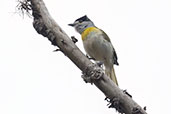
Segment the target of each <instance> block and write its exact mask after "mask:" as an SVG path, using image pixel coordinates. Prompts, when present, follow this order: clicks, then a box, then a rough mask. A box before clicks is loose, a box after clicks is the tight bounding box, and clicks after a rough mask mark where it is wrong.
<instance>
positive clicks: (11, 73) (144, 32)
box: [0, 0, 171, 114]
mask: <svg viewBox="0 0 171 114" xmlns="http://www.w3.org/2000/svg"><path fill="white" fill-rule="evenodd" d="M16 1H17V0H4V1H2V2H1V4H0V14H1V21H0V25H1V28H0V31H1V38H0V114H59V113H62V114H68V113H72V114H79V113H81V114H114V113H115V114H117V112H116V111H115V109H108V108H107V106H106V105H107V102H106V101H104V98H105V96H104V95H103V93H102V92H101V91H99V90H98V89H97V88H96V87H95V86H94V85H90V84H86V83H84V81H83V80H82V78H81V71H80V70H79V69H78V68H77V67H76V66H75V65H74V64H73V63H72V62H71V61H70V60H69V59H68V58H67V57H66V56H64V55H63V54H62V53H61V52H53V50H55V49H56V47H54V46H52V45H51V43H50V42H49V41H48V40H47V38H45V37H43V36H41V35H39V34H37V32H36V31H35V30H34V29H33V26H32V19H31V18H29V17H27V16H24V18H23V17H22V16H20V15H19V14H18V13H15V12H17V11H16V8H15V6H16V5H17V4H18V3H17V2H16ZM44 2H45V4H46V6H47V8H48V10H49V12H50V14H51V15H52V17H53V18H54V19H55V20H56V22H57V23H58V24H59V25H60V26H61V27H62V29H63V30H64V31H65V32H66V33H67V34H68V35H69V36H73V35H74V36H75V37H76V38H78V40H79V41H78V42H77V44H76V45H77V46H78V47H79V48H80V49H81V50H82V51H83V52H84V53H85V51H84V49H83V46H82V41H81V39H80V35H79V34H78V33H76V32H75V30H74V29H73V28H71V27H69V26H68V25H67V24H69V23H72V22H73V21H74V20H75V19H77V18H79V17H81V16H83V15H85V14H86V15H87V16H88V17H89V18H90V19H91V20H92V21H93V22H94V23H95V25H96V26H97V27H99V28H101V29H103V30H104V31H105V32H106V33H107V34H108V36H109V37H110V39H111V41H112V43H113V45H114V47H115V50H116V52H117V54H118V62H119V64H120V65H119V66H115V70H116V75H117V78H118V82H119V85H120V88H121V89H127V91H128V92H129V93H130V94H131V95H132V96H133V99H134V100H135V101H136V102H137V103H138V104H139V105H141V106H142V107H144V106H146V107H147V113H149V114H162V113H163V114H170V102H171V98H170V96H171V89H170V87H171V83H170V82H171V78H170V76H171V70H170V64H171V60H170V58H171V52H170V51H169V50H170V49H171V1H170V0H86V2H84V1H80V0H70V1H69V0H61V1H60V2H59V1H57V0H44Z"/></svg>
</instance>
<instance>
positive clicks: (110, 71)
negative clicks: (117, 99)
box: [68, 15, 119, 86]
mask: <svg viewBox="0 0 171 114" xmlns="http://www.w3.org/2000/svg"><path fill="white" fill-rule="evenodd" d="M68 25H69V26H71V27H74V28H75V30H76V32H78V33H79V34H80V35H81V38H82V41H83V46H84V49H85V51H86V53H87V55H88V56H90V57H91V58H94V59H95V61H99V62H102V63H103V64H104V67H105V74H106V75H107V76H109V77H110V79H111V80H112V81H113V82H114V83H115V84H116V85H117V86H119V85H118V81H117V78H116V74H115V70H114V64H115V65H119V63H118V57H117V54H116V51H115V49H114V47H113V45H112V42H111V40H110V38H109V37H108V35H107V34H106V33H105V32H104V31H103V30H101V29H99V28H98V27H96V26H95V25H94V23H93V22H92V21H91V20H90V19H89V18H88V16H87V15H84V16H82V17H80V18H78V19H76V20H75V21H74V23H72V24H68Z"/></svg>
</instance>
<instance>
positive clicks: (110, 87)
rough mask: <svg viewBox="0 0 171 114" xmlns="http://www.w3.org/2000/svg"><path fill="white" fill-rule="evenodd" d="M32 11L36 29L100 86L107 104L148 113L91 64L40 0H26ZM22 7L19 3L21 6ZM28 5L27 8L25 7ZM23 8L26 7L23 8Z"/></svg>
mask: <svg viewBox="0 0 171 114" xmlns="http://www.w3.org/2000/svg"><path fill="white" fill-rule="evenodd" d="M24 2H27V5H28V9H27V11H28V10H31V11H32V16H33V26H34V28H35V30H36V31H37V32H38V33H39V34H41V35H43V36H44V37H47V38H48V39H49V40H50V41H51V43H52V44H53V45H55V46H58V48H59V50H60V51H62V52H63V53H64V54H65V55H66V56H67V57H68V58H69V59H70V60H71V61H72V62H73V63H74V64H75V65H76V66H77V67H78V68H79V69H80V70H81V71H82V72H83V76H82V77H83V79H84V80H85V81H87V82H91V83H93V84H94V85H95V86H96V87H97V88H99V89H100V90H101V91H102V92H103V93H104V94H105V96H106V97H107V98H108V101H109V102H110V105H109V107H110V108H115V109H116V110H117V111H119V112H120V113H125V114H147V113H146V112H145V110H144V109H142V108H141V107H140V106H139V105H138V104H137V103H136V102H135V101H134V100H133V99H132V98H131V96H130V95H129V94H127V92H124V91H122V90H121V89H119V88H118V86H116V85H115V84H114V83H113V81H111V80H110V79H109V78H108V77H107V76H106V75H105V74H104V72H103V70H102V69H101V68H100V67H98V66H97V65H95V64H93V63H92V62H91V61H90V60H89V59H88V58H87V57H86V56H85V55H84V54H83V53H82V52H81V51H80V50H79V48H78V47H77V46H76V45H75V44H74V42H73V41H72V40H71V39H70V38H69V37H68V35H67V34H66V33H65V32H64V31H63V30H62V29H61V27H59V25H58V24H57V23H56V22H55V21H54V20H53V18H52V17H51V16H50V14H49V12H48V10H47V8H46V6H45V4H44V2H43V0H25V1H24ZM21 7H22V6H21ZM26 8H27V7H26ZM24 9H25V8H24Z"/></svg>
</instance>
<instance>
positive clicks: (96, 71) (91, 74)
mask: <svg viewBox="0 0 171 114" xmlns="http://www.w3.org/2000/svg"><path fill="white" fill-rule="evenodd" d="M103 75H104V72H103V70H102V69H101V68H100V67H99V66H97V65H96V64H94V63H92V64H90V65H89V66H88V67H87V68H86V69H85V71H84V72H83V75H82V78H83V79H84V81H85V82H86V83H91V84H92V83H93V81H94V80H98V79H100V78H101V77H102V76H103Z"/></svg>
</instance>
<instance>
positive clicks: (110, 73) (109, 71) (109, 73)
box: [105, 67, 119, 86]
mask: <svg viewBox="0 0 171 114" xmlns="http://www.w3.org/2000/svg"><path fill="white" fill-rule="evenodd" d="M105 74H106V75H107V76H109V77H110V79H111V80H112V81H113V82H114V83H115V84H116V85H117V86H119V85H118V81H117V78H116V74H115V70H114V67H112V68H110V69H109V68H105Z"/></svg>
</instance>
